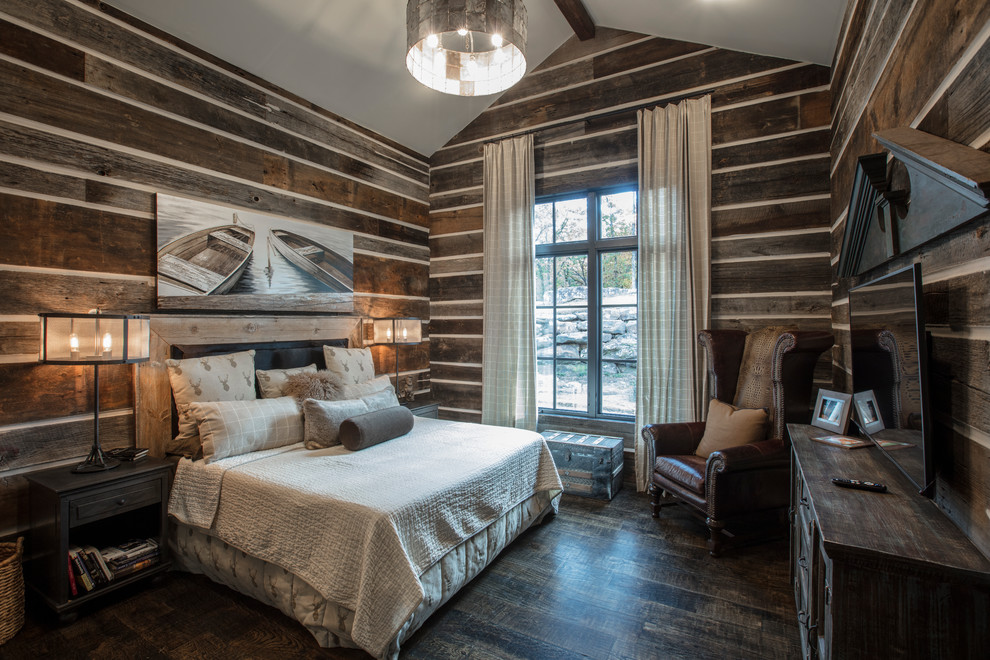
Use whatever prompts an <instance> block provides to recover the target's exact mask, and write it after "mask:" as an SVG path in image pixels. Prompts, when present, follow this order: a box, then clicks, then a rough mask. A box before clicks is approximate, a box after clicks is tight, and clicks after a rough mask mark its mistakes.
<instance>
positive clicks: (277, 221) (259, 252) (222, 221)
mask: <svg viewBox="0 0 990 660" xmlns="http://www.w3.org/2000/svg"><path fill="white" fill-rule="evenodd" d="M157 199H158V211H157V218H158V306H159V308H163V309H191V310H192V309H198V310H228V311H234V310H238V311H313V310H319V311H321V312H325V311H331V312H352V311H354V236H353V234H351V232H348V231H343V230H340V229H333V228H331V227H324V226H322V225H318V224H315V223H312V222H304V221H300V220H287V219H284V218H275V217H273V216H269V215H264V214H261V213H255V212H252V211H245V210H243V209H234V208H231V207H227V206H220V205H218V204H209V203H206V202H198V201H194V200H191V199H185V198H182V197H174V196H172V195H164V194H159V195H157Z"/></svg>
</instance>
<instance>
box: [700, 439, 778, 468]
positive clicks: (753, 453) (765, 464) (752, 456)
mask: <svg viewBox="0 0 990 660" xmlns="http://www.w3.org/2000/svg"><path fill="white" fill-rule="evenodd" d="M790 460H791V457H790V452H789V451H788V449H787V445H785V444H784V443H783V442H782V441H781V440H778V439H773V440H761V441H760V442H751V443H749V444H748V445H739V446H738V447H729V448H728V449H722V450H720V451H715V452H712V453H711V455H710V456H709V457H708V466H707V468H706V471H707V472H708V476H709V477H711V476H712V475H713V473H715V472H741V471H743V470H754V469H763V468H776V467H781V466H789V465H790Z"/></svg>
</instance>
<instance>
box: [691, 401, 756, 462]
mask: <svg viewBox="0 0 990 660" xmlns="http://www.w3.org/2000/svg"><path fill="white" fill-rule="evenodd" d="M767 421H768V417H767V411H766V410H764V409H763V408H736V407H735V406H730V405H729V404H727V403H722V402H721V401H719V400H718V399H712V402H711V404H710V405H709V406H708V420H707V421H706V422H705V435H704V436H702V438H701V443H700V444H699V445H698V449H697V450H695V452H694V453H695V454H697V455H698V456H701V457H703V458H708V455H709V454H711V453H712V452H713V451H720V450H722V449H728V448H729V447H738V446H740V445H748V444H750V443H751V442H757V441H759V440H763V439H765V438H766V435H767Z"/></svg>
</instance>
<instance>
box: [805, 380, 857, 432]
mask: <svg viewBox="0 0 990 660" xmlns="http://www.w3.org/2000/svg"><path fill="white" fill-rule="evenodd" d="M852 398H853V397H852V394H846V393H844V392H833V391H831V390H818V399H817V400H816V401H815V408H814V410H813V411H812V413H811V425H812V426H817V427H818V428H820V429H825V430H826V431H832V432H833V433H839V434H844V433H845V432H846V429H847V428H848V427H849V415H850V413H851V412H852Z"/></svg>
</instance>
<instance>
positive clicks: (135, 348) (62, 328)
mask: <svg viewBox="0 0 990 660" xmlns="http://www.w3.org/2000/svg"><path fill="white" fill-rule="evenodd" d="M39 316H40V317H41V355H40V358H41V361H42V362H45V363H48V364H124V363H131V362H144V361H145V360H147V359H148V358H149V357H150V356H151V320H150V318H149V317H147V316H139V315H127V314H100V313H97V314H61V313H50V314H39Z"/></svg>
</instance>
